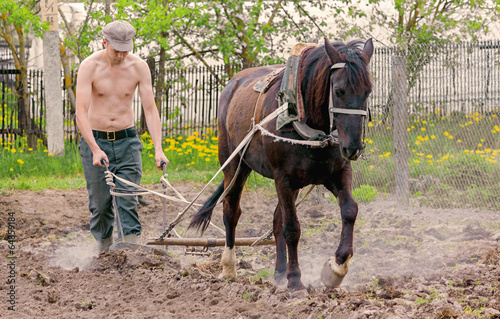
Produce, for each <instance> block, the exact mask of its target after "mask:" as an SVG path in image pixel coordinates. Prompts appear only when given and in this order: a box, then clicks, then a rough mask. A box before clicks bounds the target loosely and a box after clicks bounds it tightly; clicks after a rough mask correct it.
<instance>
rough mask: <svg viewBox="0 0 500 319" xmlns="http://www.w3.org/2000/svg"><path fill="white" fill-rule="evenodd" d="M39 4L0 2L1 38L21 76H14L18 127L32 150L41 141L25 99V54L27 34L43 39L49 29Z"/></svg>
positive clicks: (26, 78)
mask: <svg viewBox="0 0 500 319" xmlns="http://www.w3.org/2000/svg"><path fill="white" fill-rule="evenodd" d="M38 2H39V1H33V0H17V1H16V0H0V37H1V38H2V39H3V40H4V41H5V42H6V44H7V45H8V47H9V49H10V51H11V52H12V55H13V57H14V65H15V67H16V69H17V70H19V72H20V74H19V75H18V77H17V83H16V92H17V96H18V99H17V101H18V111H19V114H20V119H19V122H20V123H19V125H20V128H21V130H22V131H24V132H26V133H27V137H28V139H27V142H28V146H29V147H31V148H33V149H35V148H36V145H37V141H36V135H38V136H39V137H40V138H42V139H44V138H45V137H44V135H43V134H41V131H40V130H39V129H36V124H35V123H34V122H33V121H32V119H31V114H30V108H29V103H27V98H28V91H27V88H28V60H27V57H28V51H27V47H28V44H29V42H30V31H32V32H33V33H34V34H35V35H36V36H37V37H40V38H43V32H44V31H46V30H48V28H49V26H48V23H42V21H41V18H40V16H39V15H38V13H39V10H40V9H39V6H38Z"/></svg>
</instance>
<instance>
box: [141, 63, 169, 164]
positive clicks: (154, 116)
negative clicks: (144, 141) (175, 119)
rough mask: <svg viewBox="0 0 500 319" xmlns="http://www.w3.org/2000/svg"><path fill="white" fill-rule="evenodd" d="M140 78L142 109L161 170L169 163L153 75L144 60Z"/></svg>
mask: <svg viewBox="0 0 500 319" xmlns="http://www.w3.org/2000/svg"><path fill="white" fill-rule="evenodd" d="M139 78H140V80H139V96H140V97H141V102H142V107H143V108H144V115H145V117H146V123H147V126H148V131H149V134H150V135H151V139H152V140H153V145H154V148H155V160H156V167H158V169H160V170H161V169H162V167H161V162H165V163H166V164H167V165H168V163H169V161H168V159H167V157H166V156H165V154H164V153H163V149H162V143H161V142H162V141H161V140H162V136H161V121H160V115H159V114H158V109H157V108H156V104H155V99H154V95H153V86H152V83H151V74H150V72H149V68H148V65H147V64H146V62H144V61H142V60H141V61H140V63H139Z"/></svg>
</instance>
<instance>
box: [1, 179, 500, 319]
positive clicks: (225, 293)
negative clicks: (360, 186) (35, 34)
mask: <svg viewBox="0 0 500 319" xmlns="http://www.w3.org/2000/svg"><path fill="white" fill-rule="evenodd" d="M174 187H176V189H178V190H179V192H180V193H181V194H183V195H184V196H185V197H186V198H188V199H190V198H194V196H195V195H196V194H197V193H198V192H199V190H200V189H201V188H202V187H203V185H202V184H192V183H174ZM149 188H156V186H155V185H149ZM212 189H214V188H212ZM209 194H210V190H209V191H207V192H206V193H204V194H203V196H202V198H203V197H207V196H208V195H209ZM146 200H147V201H148V202H149V205H140V207H139V213H140V218H141V221H142V223H143V228H144V229H143V234H142V236H141V239H140V240H141V242H142V243H146V242H148V241H149V240H151V239H154V238H157V237H158V236H159V235H160V234H161V230H162V220H163V217H162V215H163V203H162V199H161V198H159V197H152V196H148V197H146ZM200 202H201V201H200ZM276 203H277V200H276V197H275V196H274V195H273V194H268V193H266V192H264V191H249V190H247V191H245V193H244V195H243V199H242V208H243V215H242V217H241V219H240V223H239V227H238V229H237V237H256V236H257V237H258V236H260V235H261V234H264V233H265V232H266V231H267V230H269V229H270V227H271V223H272V212H273V210H274V207H275V205H276ZM183 207H184V205H180V204H176V203H173V202H168V203H167V210H166V211H167V221H171V220H173V219H174V218H175V216H176V215H177V213H178V212H180V211H181V210H182V208H183ZM9 213H10V216H9ZM221 216H222V213H221V208H219V207H218V208H217V209H216V212H215V213H214V216H213V219H212V220H213V222H214V223H215V224H216V225H218V226H222V217H221ZM9 217H14V218H15V239H16V243H15V248H14V250H13V252H11V251H10V250H9V243H8V242H7V241H6V240H5V239H6V238H7V235H8V233H9V228H8V227H7V224H8V223H9ZM88 217H89V213H88V209H87V192H86V190H85V189H77V190H69V191H59V190H46V191H41V192H30V191H13V192H8V193H5V192H4V193H2V194H1V195H0V239H2V240H1V241H0V255H1V256H2V258H1V265H0V277H2V278H1V280H0V282H1V283H0V296H1V297H0V309H1V311H0V318H160V317H161V318H251V319H257V318H500V212H491V211H484V210H479V209H470V210H447V209H429V208H423V207H404V206H402V205H399V204H397V203H395V202H394V201H391V200H389V199H379V200H377V201H376V202H372V203H368V204H360V205H359V215H358V219H357V222H356V227H355V238H354V257H353V259H352V261H351V263H350V266H349V273H348V274H347V277H346V279H345V280H344V282H343V283H342V285H341V286H340V287H339V288H336V289H326V288H325V287H323V286H322V285H321V283H320V280H319V276H320V271H321V268H322V266H323V263H324V262H325V261H326V260H327V259H328V258H329V257H330V256H332V255H333V254H334V252H335V250H336V247H337V245H338V240H339V234H340V230H341V224H340V212H339V208H338V206H337V205H336V204H335V203H334V202H333V201H332V200H331V199H329V198H327V197H326V196H325V193H324V192H323V191H322V190H316V191H313V193H312V194H311V195H310V197H309V198H308V199H307V200H306V201H305V202H304V203H302V204H301V206H300V207H299V219H300V221H301V227H302V238H301V241H300V245H299V254H300V265H301V269H302V274H303V276H302V278H303V282H304V284H305V285H306V286H308V287H309V288H308V290H307V291H299V292H294V293H290V292H289V291H287V289H286V288H285V287H276V286H275V285H274V283H273V278H272V271H273V269H274V258H275V250H274V247H273V246H260V247H256V248H250V247H240V248H237V257H238V260H239V264H238V278H237V279H236V280H234V281H232V282H226V281H222V280H219V279H217V275H218V274H219V273H220V269H219V260H220V255H221V252H222V248H218V247H217V248H210V249H209V252H210V255H209V256H199V255H192V254H186V251H185V248H183V247H178V246H170V247H168V249H167V250H158V249H157V250H153V249H138V250H134V251H133V250H130V249H121V250H115V251H110V252H108V253H101V254H98V253H97V251H96V247H95V244H94V241H93V239H92V238H91V236H90V232H89V230H88V228H89V222H88ZM10 220H12V219H10ZM188 221H189V217H187V218H185V220H184V221H183V222H182V223H181V224H179V225H178V226H177V227H176V230H177V231H178V232H179V233H180V234H181V236H183V237H197V234H196V233H194V232H193V231H188V232H186V230H185V228H186V225H187V222H188ZM11 229H12V227H11ZM215 236H218V237H220V235H218V233H217V231H216V230H215V229H214V228H209V230H208V231H207V233H206V234H205V237H215ZM163 248H164V247H163ZM12 253H13V255H15V257H17V258H16V259H12V258H7V257H6V256H8V255H12ZM12 265H13V266H12ZM12 269H13V271H14V277H10V275H11V274H12V272H11V270H12ZM12 278H14V279H15V282H14V283H13V284H14V285H15V295H14V297H15V311H7V309H8V307H9V306H12V304H11V303H10V302H9V301H10V300H12V297H11V296H12V294H11V293H10V292H11V287H10V285H9V284H8V283H7V282H8V280H9V279H12ZM11 284H12V282H11Z"/></svg>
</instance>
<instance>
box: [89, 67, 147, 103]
mask: <svg viewBox="0 0 500 319" xmlns="http://www.w3.org/2000/svg"><path fill="white" fill-rule="evenodd" d="M138 82H139V81H138V80H137V79H136V78H135V76H134V74H130V73H127V72H113V73H111V72H98V73H97V74H96V75H95V77H94V79H93V82H92V95H93V96H95V97H106V96H113V97H120V98H127V97H131V96H133V94H134V92H135V90H136V88H137V84H138Z"/></svg>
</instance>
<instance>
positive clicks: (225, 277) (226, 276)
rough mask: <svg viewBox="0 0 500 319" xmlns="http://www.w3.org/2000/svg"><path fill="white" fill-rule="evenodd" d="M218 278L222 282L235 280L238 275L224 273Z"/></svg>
mask: <svg viewBox="0 0 500 319" xmlns="http://www.w3.org/2000/svg"><path fill="white" fill-rule="evenodd" d="M218 278H219V279H221V280H233V279H234V278H236V273H234V274H231V273H225V272H222V273H220V274H219V277H218Z"/></svg>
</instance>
